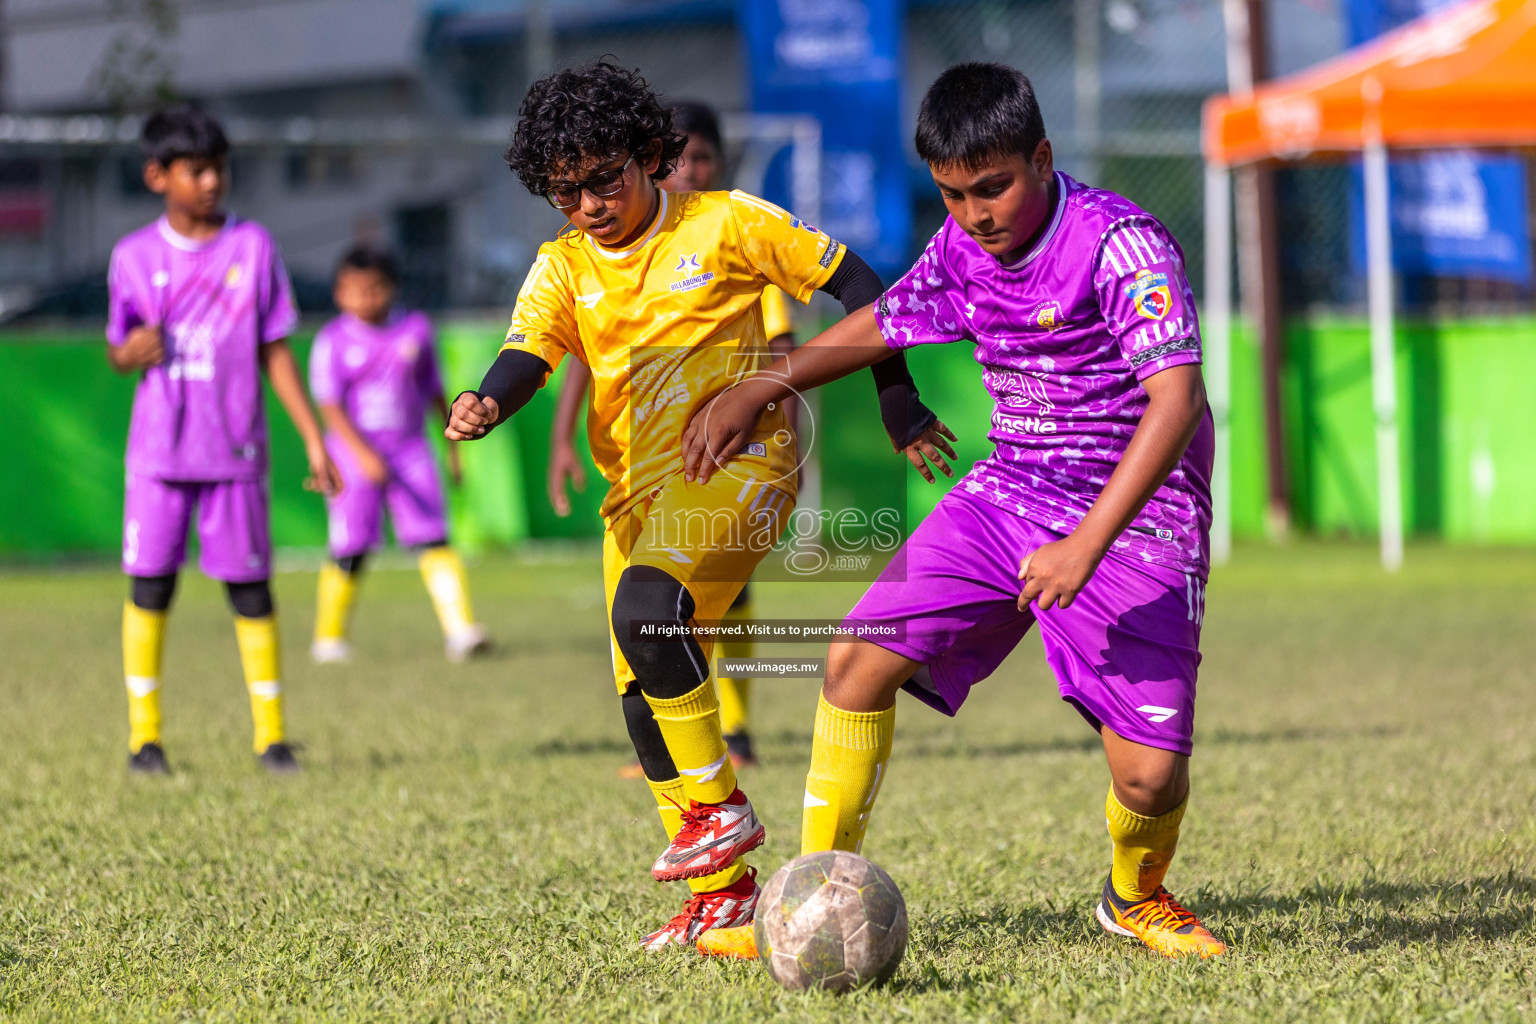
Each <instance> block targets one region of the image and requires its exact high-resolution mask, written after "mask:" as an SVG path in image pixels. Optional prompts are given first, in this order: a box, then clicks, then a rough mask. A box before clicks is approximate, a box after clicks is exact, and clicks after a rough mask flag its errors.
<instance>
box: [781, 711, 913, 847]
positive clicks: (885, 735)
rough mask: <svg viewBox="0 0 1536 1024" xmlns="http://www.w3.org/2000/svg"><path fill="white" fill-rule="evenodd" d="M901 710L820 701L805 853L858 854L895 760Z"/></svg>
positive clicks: (808, 781) (804, 823) (804, 818)
mask: <svg viewBox="0 0 1536 1024" xmlns="http://www.w3.org/2000/svg"><path fill="white" fill-rule="evenodd" d="M895 732H896V708H895V707H894V706H892V707H889V708H887V709H885V710H884V711H867V712H866V711H844V710H842V709H841V708H836V707H833V706H832V705H831V704H828V703H827V698H826V697H825V696H820V697H818V698H817V701H816V732H815V737H814V739H813V740H812V741H811V770H810V772H809V773H808V774H807V775H806V777H805V807H804V810H803V812H802V815H801V823H800V852H801V853H802V854H805V853H817V852H820V851H822V850H851V851H854V852H858V850H859V847H860V846H861V845H862V844H863V842H864V832H865V830H866V829H868V828H869V815H870V813H871V812H872V811H873V810H874V806H875V797H876V796H878V795H879V793H880V783H881V781H882V780H883V778H884V776H885V767H886V765H887V763H889V761H890V759H891V739H892V737H893V736H894V735H895Z"/></svg>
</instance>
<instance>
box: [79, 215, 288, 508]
mask: <svg viewBox="0 0 1536 1024" xmlns="http://www.w3.org/2000/svg"><path fill="white" fill-rule="evenodd" d="M107 284H108V289H109V300H108V312H107V341H108V342H109V343H111V344H113V345H121V344H123V343H124V342H125V341H126V340H127V338H128V332H129V331H131V330H132V329H133V328H135V327H138V326H140V325H146V324H147V325H151V326H153V325H159V326H160V327H161V329H162V330H163V332H164V339H165V361H164V362H162V363H161V364H160V365H159V366H152V367H150V368H149V369H147V370H145V371H144V374H143V377H142V378H141V379H140V381H139V386H138V390H137V391H136V392H135V393H134V398H133V422H132V424H131V425H130V427H129V429H128V468H129V469H130V470H131V471H133V472H137V473H141V474H143V475H145V476H149V477H154V478H156V479H160V480H188V481H191V480H253V479H256V478H258V477H261V476H262V475H263V474H265V472H266V467H267V425H266V419H265V417H264V416H263V414H262V399H261V364H260V358H259V356H258V349H259V348H260V346H262V345H264V344H266V343H268V342H272V341H277V340H279V339H281V338H284V337H287V335H288V334H289V332H291V331H292V330H293V328H294V325H295V324H296V323H297V322H298V313H297V311H296V310H295V309H294V305H293V293H292V289H291V288H290V287H289V284H288V274H287V272H286V271H284V270H283V262H282V258H281V257H280V256H279V255H278V252H277V245H276V244H275V243H274V242H273V241H272V238H271V236H270V235H268V234H267V232H266V231H265V230H264V229H263V228H262V227H261V225H259V224H256V223H254V222H252V221H236V220H235V219H234V218H233V217H231V218H230V219H229V222H228V223H227V224H225V225H224V229H223V230H222V231H220V232H219V233H218V234H217V235H215V236H214V237H213V238H210V239H208V240H206V241H202V242H196V241H193V240H192V239H190V238H185V237H183V236H181V235H179V234H177V233H176V232H175V231H173V230H171V226H170V224H169V223H168V222H167V221H166V219H165V218H164V217H162V218H160V219H159V220H157V221H155V222H154V223H152V224H148V225H146V226H145V227H142V228H140V229H139V230H137V231H135V232H133V233H132V234H130V235H127V236H125V237H124V238H123V239H122V240H121V241H119V242H118V243H117V247H116V248H115V249H113V250H112V264H111V269H110V271H109V272H108V281H107Z"/></svg>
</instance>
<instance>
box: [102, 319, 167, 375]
mask: <svg viewBox="0 0 1536 1024" xmlns="http://www.w3.org/2000/svg"><path fill="white" fill-rule="evenodd" d="M164 361H165V343H164V335H163V334H162V332H161V329H160V328H158V327H150V326H147V325H141V326H139V327H135V328H134V329H133V330H131V331H129V332H128V336H127V337H126V338H124V339H123V343H122V344H121V345H112V344H108V345H107V364H108V365H109V366H111V367H112V369H114V370H116V371H117V372H118V373H124V374H126V373H132V372H134V371H135V370H144V369H147V368H149V367H151V366H158V365H160V364H161V363H162V362H164Z"/></svg>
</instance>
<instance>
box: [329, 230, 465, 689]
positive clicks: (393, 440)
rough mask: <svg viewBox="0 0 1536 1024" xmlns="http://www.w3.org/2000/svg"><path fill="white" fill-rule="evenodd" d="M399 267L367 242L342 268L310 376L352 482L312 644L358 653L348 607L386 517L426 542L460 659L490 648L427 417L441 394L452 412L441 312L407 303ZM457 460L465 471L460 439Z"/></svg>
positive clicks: (334, 658)
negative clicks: (398, 296) (455, 542)
mask: <svg viewBox="0 0 1536 1024" xmlns="http://www.w3.org/2000/svg"><path fill="white" fill-rule="evenodd" d="M397 283H398V273H397V271H396V269H395V262H394V259H393V258H392V257H391V256H390V255H389V254H388V253H386V252H384V251H382V250H379V249H374V248H371V247H368V246H359V247H358V248H355V249H353V250H351V251H350V252H348V253H347V254H346V256H345V257H343V258H342V261H341V266H340V268H338V269H337V271H336V288H335V296H336V307H337V308H338V309H340V310H341V316H339V317H337V318H336V319H334V320H332V321H331V322H330V323H328V324H326V325H325V326H324V327H322V328H321V329H320V333H319V334H318V335H316V336H315V347H314V349H313V351H312V352H311V353H310V358H309V386H310V392H311V394H312V395H313V396H314V399H315V402H316V404H317V405H319V406H320V415H321V417H322V418H323V419H324V420H325V426H326V437H325V443H326V448H327V450H328V451H329V452H330V453H331V458H332V459H334V460H335V463H336V466H337V467H338V468H339V469H340V470H341V477H342V481H343V483H344V484H345V486H344V487H343V488H342V491H341V493H340V494H337V495H334V496H332V497H331V499H330V500H329V501H328V502H327V506H328V509H329V513H330V549H331V557H332V558H333V559H335V561H333V562H329V563H327V564H326V565H325V567H324V568H323V569H321V570H320V593H319V597H318V601H317V607H316V611H315V640H314V645H313V646H312V647H311V649H310V651H311V654H312V655H313V656H314V659H315V660H316V661H318V662H322V663H324V662H340V661H345V660H347V658H348V657H350V655H351V650H350V648H349V647H348V645H347V619H348V617H349V614H350V612H351V609H352V601H353V599H354V597H355V596H356V594H357V579H358V574H359V573H360V572H361V571H362V567H363V561H364V559H365V558H366V557H367V555H368V552H370V551H372V550H374V549H375V548H377V547H378V546H379V543H380V541H381V540H382V538H383V517H384V511H385V509H388V510H389V521H390V526H391V527H392V528H393V530H394V534H395V540H396V541H398V542H399V543H400V544H401V545H403V546H405V547H409V548H415V549H417V550H418V551H420V553H421V554H420V565H421V576H422V579H423V580H425V581H426V584H427V593H428V594H429V595H431V598H432V605H433V607H434V608H435V609H436V610H437V618H438V622H439V623H440V624H441V625H442V628H443V637H444V646H445V650H446V653H447V655H448V660H449V661H463V660H465V659H466V658H468V657H471V656H472V655H475V654H478V653H481V652H482V651H484V650H485V649H486V647H487V646H488V645H487V641H486V637H485V631H484V630H483V629H481V628H480V626H479V625H477V624H476V622H475V619H474V612H473V611H472V610H471V609H470V604H469V590H468V587H467V586H466V585H465V581H464V565H463V563H462V562H460V561H459V556H458V554H457V553H456V552H455V551H454V550H453V548H451V547H449V546H448V517H447V505H446V503H445V502H444V500H443V485H442V481H441V480H439V479H438V475H437V462H436V459H435V458H434V457H433V454H432V448H431V446H430V445H429V444H428V443H427V438H426V435H425V434H424V433H423V429H424V427H425V425H426V415H425V413H426V410H427V407H428V406H434V407H435V408H436V409H437V411H438V413H439V414H440V415H441V416H442V417H443V420H444V422H447V417H448V402H447V399H446V398H444V396H443V381H442V377H441V376H440V375H439V374H438V368H437V354H436V352H435V351H434V349H433V344H432V324H431V323H430V322H429V321H428V320H427V317H426V314H424V313H419V312H416V313H413V312H406V311H403V310H397V309H395V306H394V302H395V287H396V285H397ZM448 467H449V472H450V473H451V474H452V476H453V479H454V481H455V482H457V481H458V479H459V456H458V449H457V448H456V447H455V446H454V445H453V444H452V443H451V442H450V444H449V447H448Z"/></svg>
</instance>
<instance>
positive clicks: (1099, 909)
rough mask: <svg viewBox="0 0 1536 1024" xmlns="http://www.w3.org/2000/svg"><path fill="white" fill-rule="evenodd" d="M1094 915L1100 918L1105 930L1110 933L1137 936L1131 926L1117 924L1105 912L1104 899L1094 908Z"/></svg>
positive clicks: (1130, 936)
mask: <svg viewBox="0 0 1536 1024" xmlns="http://www.w3.org/2000/svg"><path fill="white" fill-rule="evenodd" d="M1093 916H1094V917H1097V918H1098V919H1099V924H1100V925H1101V926H1103V928H1104V930H1105V931H1107V932H1109V934H1111V935H1123V936H1125V937H1126V938H1128V939H1134V938H1136V933H1135V932H1133V931H1131V930H1130V929H1129V928H1125V927H1122V926H1121V925H1118V924H1115V921H1114V918H1112V917H1110V916H1109V915H1108V914H1106V913H1104V904H1103V902H1102V901H1100V903H1099V904H1098V906H1096V907H1094V908H1093Z"/></svg>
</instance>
